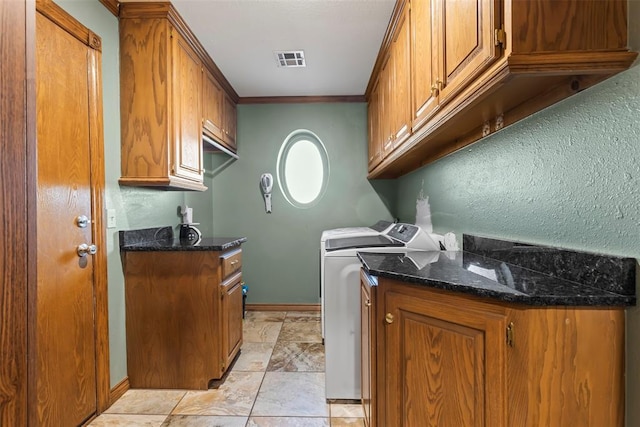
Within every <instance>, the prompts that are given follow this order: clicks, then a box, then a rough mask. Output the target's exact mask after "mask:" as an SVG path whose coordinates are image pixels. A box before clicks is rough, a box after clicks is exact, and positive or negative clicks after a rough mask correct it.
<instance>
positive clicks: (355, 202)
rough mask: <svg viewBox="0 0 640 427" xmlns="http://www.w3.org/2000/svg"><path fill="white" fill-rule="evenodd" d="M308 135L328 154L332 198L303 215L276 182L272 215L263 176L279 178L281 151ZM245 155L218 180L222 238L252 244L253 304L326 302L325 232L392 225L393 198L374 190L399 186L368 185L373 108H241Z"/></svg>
mask: <svg viewBox="0 0 640 427" xmlns="http://www.w3.org/2000/svg"><path fill="white" fill-rule="evenodd" d="M300 128H303V129H308V130H310V131H312V132H314V133H315V134H316V135H317V136H318V137H319V138H320V140H321V141H322V142H323V143H324V145H325V147H326V149H327V153H328V156H329V167H330V177H329V183H328V187H327V191H326V193H325V195H324V197H323V198H322V200H321V201H320V202H319V203H318V204H317V205H315V206H313V207H312V208H309V209H298V208H295V207H293V206H291V205H290V204H289V203H288V202H287V201H286V200H285V198H284V196H283V195H282V193H281V192H280V189H279V188H278V185H277V183H276V184H275V185H274V189H273V195H272V204H273V213H272V214H266V213H265V211H264V202H263V199H262V196H261V193H260V186H259V179H260V176H261V175H262V173H264V172H270V173H271V174H273V176H274V179H275V178H276V160H277V156H278V150H279V149H280V145H281V144H282V143H283V142H284V140H285V138H286V137H287V136H288V135H289V133H291V132H292V131H294V130H296V129H300ZM238 150H239V152H238V154H239V155H240V160H238V161H235V162H232V163H230V164H228V165H227V166H226V167H225V168H224V169H222V170H220V171H218V173H217V175H216V176H215V177H214V178H213V231H214V234H215V235H216V236H238V235H243V236H247V237H248V241H247V243H245V244H244V245H243V248H244V253H243V267H242V271H243V276H244V280H245V281H246V282H247V284H248V285H249V295H248V298H247V300H248V302H249V303H317V302H319V297H318V287H319V261H318V259H319V257H318V254H319V243H320V234H321V233H322V230H325V229H329V228H335V227H344V226H357V225H370V224H372V223H374V222H375V221H377V220H378V219H381V218H383V219H390V218H391V214H390V209H389V207H388V206H390V205H391V201H390V197H388V196H387V197H385V196H380V195H379V194H378V193H377V192H376V191H375V190H374V188H373V187H372V185H376V186H377V187H378V188H379V191H380V194H388V193H389V190H392V189H393V186H392V185H389V182H384V181H383V182H377V183H369V182H368V181H367V180H366V169H367V164H366V161H367V154H366V153H367V130H366V105H365V104H361V103H356V104H303V105H292V104H289V105H240V106H238ZM216 160H217V162H218V164H219V163H220V162H221V161H222V160H221V159H216ZM194 215H195V213H194Z"/></svg>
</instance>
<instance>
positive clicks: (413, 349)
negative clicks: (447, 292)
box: [381, 290, 506, 427]
mask: <svg viewBox="0 0 640 427" xmlns="http://www.w3.org/2000/svg"><path fill="white" fill-rule="evenodd" d="M381 316H383V317H384V320H383V322H384V324H385V326H384V334H385V359H384V360H385V362H384V363H385V369H384V370H385V372H386V373H385V375H386V377H385V379H386V393H385V398H384V400H383V401H382V404H383V405H384V410H383V413H384V417H385V421H384V422H383V423H382V425H384V426H385V427H394V426H407V427H409V426H411V427H413V426H421V427H460V426H465V427H501V426H504V425H505V424H504V418H505V417H504V413H505V410H506V408H505V394H506V392H505V391H504V389H505V382H504V375H505V374H504V372H505V368H506V363H505V362H504V353H505V351H506V350H505V343H504V331H505V329H504V328H503V326H504V320H503V317H501V316H497V315H493V314H488V313H487V314H483V313H479V312H475V311H467V310H464V308H463V307H459V306H456V305H455V304H453V305H449V304H442V303H440V302H438V301H437V300H434V299H433V298H428V299H423V298H421V297H420V296H419V293H417V292H416V294H414V295H412V294H411V293H399V292H395V291H393V290H386V291H385V293H384V313H381ZM381 320H382V319H381Z"/></svg>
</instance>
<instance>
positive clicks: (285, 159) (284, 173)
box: [277, 129, 329, 208]
mask: <svg viewBox="0 0 640 427" xmlns="http://www.w3.org/2000/svg"><path fill="white" fill-rule="evenodd" d="M277 170H278V185H279V186H280V190H281V191H282V194H284V197H285V198H286V199H287V201H288V202H289V203H291V204H292V205H293V206H296V207H298V208H308V207H311V206H313V205H315V204H316V203H317V202H318V201H319V200H320V199H321V198H322V195H323V194H324V192H325V190H326V188H327V182H328V178H329V159H328V157H327V150H326V149H325V148H324V144H323V143H322V141H320V138H318V137H317V136H316V134H314V133H313V132H311V131H308V130H303V129H301V130H297V131H294V132H292V133H291V134H289V136H288V137H287V138H286V139H285V140H284V142H283V143H282V146H281V147H280V153H279V154H278V165H277Z"/></svg>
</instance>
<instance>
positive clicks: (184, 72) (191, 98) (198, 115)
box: [171, 29, 203, 183]
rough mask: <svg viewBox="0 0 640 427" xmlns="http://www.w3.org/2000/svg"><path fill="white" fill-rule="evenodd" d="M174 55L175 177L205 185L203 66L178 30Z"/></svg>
mask: <svg viewBox="0 0 640 427" xmlns="http://www.w3.org/2000/svg"><path fill="white" fill-rule="evenodd" d="M171 37H172V38H173V43H172V55H173V73H174V79H173V91H172V93H173V96H174V102H173V106H174V111H173V121H172V123H173V127H174V144H173V153H174V158H173V161H172V164H173V171H172V174H173V175H175V176H178V177H181V178H186V179H189V180H192V181H196V182H200V183H202V179H203V171H202V99H201V94H202V92H201V90H200V86H201V84H202V63H201V61H200V58H198V55H197V54H196V52H195V51H194V50H193V49H192V48H191V46H189V44H188V43H187V42H186V40H185V39H184V38H183V37H182V36H181V35H180V34H178V32H177V31H176V30H175V29H172V31H171Z"/></svg>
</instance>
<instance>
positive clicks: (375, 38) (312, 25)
mask: <svg viewBox="0 0 640 427" xmlns="http://www.w3.org/2000/svg"><path fill="white" fill-rule="evenodd" d="M172 3H173V5H174V6H175V8H176V9H177V10H178V12H179V13H180V15H181V16H182V17H183V18H184V20H185V21H186V23H187V25H188V26H189V27H190V28H191V30H192V31H193V32H194V34H195V35H196V37H197V38H198V40H199V41H200V43H201V44H202V45H203V46H204V48H205V49H206V50H207V52H208V53H209V55H210V56H211V58H212V59H213V61H214V62H215V63H216V65H217V66H218V68H220V70H221V71H222V73H223V74H224V75H225V77H226V78H227V80H229V82H230V83H231V85H232V86H233V88H234V89H235V90H236V92H237V93H238V95H239V96H240V97H271V96H342V95H363V94H364V92H365V89H366V87H367V83H368V81H369V77H370V75H371V70H372V69H373V65H374V62H375V59H376V56H377V54H378V50H379V49H380V44H381V43H382V38H383V36H384V33H385V31H386V28H387V25H388V23H389V19H390V17H391V13H392V10H393V6H394V3H395V0H172ZM280 50H304V53H305V58H306V62H307V67H306V68H278V66H277V61H276V58H275V54H274V51H280Z"/></svg>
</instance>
